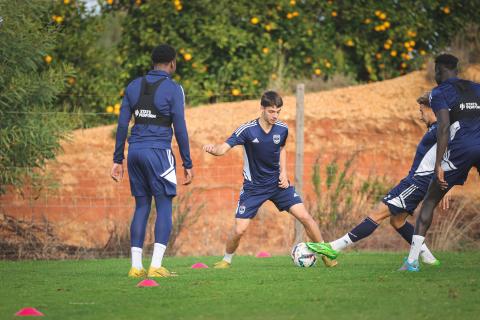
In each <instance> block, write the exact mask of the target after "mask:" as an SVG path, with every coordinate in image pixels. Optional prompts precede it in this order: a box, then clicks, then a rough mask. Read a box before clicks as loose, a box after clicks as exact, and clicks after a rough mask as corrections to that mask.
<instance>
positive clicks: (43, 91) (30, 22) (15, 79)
mask: <svg viewBox="0 0 480 320" xmlns="http://www.w3.org/2000/svg"><path fill="white" fill-rule="evenodd" d="M50 4H51V2H50V1H47V0H41V1H33V2H32V1H2V2H0V13H1V15H2V18H3V24H2V25H1V26H0V43H2V44H8V45H1V46H0V57H1V60H0V70H2V71H1V72H0V118H1V119H2V121H1V124H0V193H3V192H5V186H6V185H13V186H16V187H20V186H21V185H22V184H23V183H24V182H25V179H26V178H28V180H29V181H30V182H33V181H35V178H36V177H37V174H38V170H35V168H42V167H43V166H44V165H45V162H46V160H48V159H52V158H54V157H55V153H56V152H57V151H58V150H59V149H60V140H61V139H63V138H64V137H65V136H66V135H67V133H68V131H69V130H70V129H71V127H72V126H73V125H74V124H75V121H74V118H73V117H67V115H66V114H65V113H63V112H55V111H58V108H57V107H56V106H57V103H58V101H57V96H58V94H59V93H60V92H61V91H62V90H63V89H64V87H65V82H66V75H67V74H68V73H69V72H70V70H69V68H67V67H64V66H62V65H49V62H50V59H51V56H50V55H49V54H48V53H49V52H51V50H52V49H53V47H54V46H55V43H56V41H57V32H56V30H55V29H54V28H53V27H51V26H48V21H45V19H44V17H46V15H47V13H48V9H49V5H50ZM72 118H73V119H72ZM72 120H73V121H72Z"/></svg>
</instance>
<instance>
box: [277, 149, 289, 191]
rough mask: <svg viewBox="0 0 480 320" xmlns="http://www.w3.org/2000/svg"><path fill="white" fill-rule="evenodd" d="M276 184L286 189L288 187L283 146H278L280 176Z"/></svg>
mask: <svg viewBox="0 0 480 320" xmlns="http://www.w3.org/2000/svg"><path fill="white" fill-rule="evenodd" d="M278 180H279V181H278V186H279V187H280V188H283V189H286V188H288V187H289V185H290V184H289V182H288V174H287V150H286V149H285V147H284V146H283V147H281V148H280V176H279V179H278Z"/></svg>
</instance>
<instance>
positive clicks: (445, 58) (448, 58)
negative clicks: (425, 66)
mask: <svg viewBox="0 0 480 320" xmlns="http://www.w3.org/2000/svg"><path fill="white" fill-rule="evenodd" d="M435 64H436V65H442V66H444V67H445V68H447V69H448V70H456V69H457V64H458V58H457V57H455V56H454V55H451V54H448V53H444V54H441V55H439V56H437V57H436V58H435Z"/></svg>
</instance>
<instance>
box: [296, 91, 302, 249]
mask: <svg viewBox="0 0 480 320" xmlns="http://www.w3.org/2000/svg"><path fill="white" fill-rule="evenodd" d="M304 95H305V85H304V84H303V83H300V84H297V97H296V99H297V108H296V115H295V192H296V193H297V194H298V195H299V196H300V197H302V199H303V144H304V142H303V137H304V134H303V129H304V123H303V121H304V120H303V119H304V116H303V115H304V113H303V109H304V108H303V106H304ZM303 230H304V229H303V225H302V224H301V223H300V221H298V220H295V240H294V241H295V242H294V244H297V243H299V242H302V241H303Z"/></svg>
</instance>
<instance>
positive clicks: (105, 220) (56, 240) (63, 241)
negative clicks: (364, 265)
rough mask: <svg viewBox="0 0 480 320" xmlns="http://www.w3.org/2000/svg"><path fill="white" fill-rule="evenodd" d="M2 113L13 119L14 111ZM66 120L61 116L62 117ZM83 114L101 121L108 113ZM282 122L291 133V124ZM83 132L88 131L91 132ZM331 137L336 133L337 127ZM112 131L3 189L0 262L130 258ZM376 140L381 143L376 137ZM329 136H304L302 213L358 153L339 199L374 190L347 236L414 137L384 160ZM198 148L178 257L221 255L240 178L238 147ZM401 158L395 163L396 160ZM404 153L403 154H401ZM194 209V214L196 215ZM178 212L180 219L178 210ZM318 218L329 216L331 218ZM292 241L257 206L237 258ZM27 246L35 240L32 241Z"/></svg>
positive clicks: (402, 162) (124, 187)
mask: <svg viewBox="0 0 480 320" xmlns="http://www.w3.org/2000/svg"><path fill="white" fill-rule="evenodd" d="M7 112H8V113H16V111H7ZM65 113H66V114H68V112H65ZM45 114H46V115H48V114H50V113H48V112H47V113H45ZM89 114H90V115H92V116H100V115H105V114H110V113H96V112H93V113H89ZM72 116H73V115H72ZM230 117H231V119H230V120H231V122H235V121H234V120H236V115H235V113H234V112H233V111H232V112H231V115H230ZM290 125H291V127H295V126H292V123H290ZM88 130H96V131H94V133H90V131H88ZM336 132H337V134H341V130H337V131H336ZM112 133H113V132H112V129H111V128H106V129H105V128H93V129H86V130H79V131H77V132H76V134H77V136H78V137H79V139H81V140H82V141H83V142H81V143H80V144H78V145H77V144H71V143H70V142H68V143H66V144H64V149H65V152H64V153H63V154H60V155H59V156H58V157H57V160H56V161H51V162H49V163H48V164H47V166H46V167H45V168H44V169H43V170H41V177H40V179H39V180H37V181H35V182H34V183H33V181H32V183H28V182H27V184H26V185H25V186H24V187H22V188H21V189H18V190H15V189H14V188H10V189H8V192H7V193H6V194H5V195H2V196H0V214H1V217H0V218H1V219H0V222H1V223H0V225H1V226H2V229H1V232H2V234H3V235H4V237H3V240H2V241H3V242H2V243H3V244H4V245H2V247H0V253H1V254H2V255H3V257H12V256H14V255H15V254H17V257H20V255H19V254H18V250H19V248H23V249H22V250H23V252H24V256H22V257H29V256H28V255H25V254H26V253H25V252H28V251H30V252H31V251H35V250H33V249H31V248H37V249H38V246H40V247H41V248H43V249H42V250H43V252H48V253H51V256H48V257H63V256H69V255H71V253H72V252H74V253H75V254H79V255H82V254H83V255H88V254H90V255H91V254H93V253H95V254H99V255H100V256H112V255H113V256H115V255H117V256H118V255H120V256H121V255H128V246H129V244H128V239H129V231H128V230H129V224H130V220H131V217H132V213H133V210H134V200H133V198H132V197H131V195H130V190H129V182H128V173H127V172H126V176H125V178H124V180H123V181H122V182H121V183H114V182H113V181H112V179H111V178H110V169H111V165H112V160H111V159H112V151H113V145H114V143H115V142H114V140H113V134H112ZM83 135H85V136H88V137H83ZM380 135H382V137H383V133H380V134H379V136H380ZM226 136H228V132H227V133H226ZM226 136H225V137H226ZM82 137H83V138H82ZM191 138H192V136H191ZM193 138H194V136H193ZM289 139H290V138H289ZM329 139H331V137H324V138H323V140H322V142H315V144H314V145H308V143H310V144H311V143H312V140H311V139H310V140H309V141H308V139H307V145H308V148H307V149H306V151H305V154H304V163H303V167H304V195H305V196H304V202H305V203H306V205H307V207H308V208H309V209H311V210H313V209H314V208H315V204H316V203H317V202H318V201H319V200H321V201H332V200H331V199H329V198H328V192H329V190H328V187H327V186H326V184H327V182H326V179H327V177H328V175H329V170H331V169H332V165H333V164H336V165H337V167H338V168H337V170H339V171H337V174H340V173H341V170H342V167H343V166H344V164H345V161H346V160H347V159H349V158H350V157H351V156H352V154H353V153H358V156H357V158H356V159H355V161H354V163H353V165H352V167H351V169H350V171H349V172H348V177H350V178H351V179H352V187H351V188H350V189H348V190H342V194H341V197H340V198H341V199H343V200H342V201H347V200H348V199H351V198H355V197H357V198H358V197H359V195H360V196H361V192H362V191H361V190H362V188H364V186H365V183H367V184H369V185H373V184H377V187H378V188H377V189H372V192H371V193H370V194H369V197H370V198H369V199H368V203H367V204H365V203H364V202H362V204H361V205H360V204H359V205H357V206H356V207H355V206H354V207H351V208H350V209H349V211H348V212H345V213H344V215H345V216H344V217H343V219H344V220H348V221H347V222H345V221H344V222H343V224H342V225H341V226H342V228H344V229H345V230H343V231H344V232H347V231H348V227H349V226H350V225H352V224H355V223H356V222H358V220H359V219H360V218H361V217H363V216H365V215H367V214H368V212H369V210H370V209H371V206H372V205H374V204H375V203H378V199H380V198H381V197H382V196H383V195H384V194H385V193H384V192H385V190H388V188H389V187H391V186H393V185H394V184H395V183H397V182H398V181H399V179H401V178H402V177H403V176H404V175H406V173H407V172H408V169H409V166H410V165H411V161H412V159H411V156H412V155H413V151H414V149H413V148H414V147H415V145H416V142H415V141H414V138H413V137H412V138H410V139H411V140H412V141H408V144H407V143H405V142H407V141H404V144H403V146H402V147H403V148H404V149H405V150H400V151H399V152H397V153H396V154H390V149H387V148H385V145H386V143H384V142H383V143H382V141H366V142H365V141H364V142H363V145H357V146H355V148H356V149H352V148H351V147H350V148H342V147H341V144H342V143H343V142H344V141H343V140H341V141H334V142H333V143H332V142H331V141H328V140H329ZM313 141H315V140H313ZM216 142H219V141H216ZM198 143H199V141H195V143H194V144H192V149H191V152H192V158H193V160H194V172H195V178H194V182H193V184H192V185H191V186H187V187H184V186H182V185H181V182H182V180H183V177H182V170H181V167H180V166H178V167H177V179H178V181H179V186H178V194H179V196H178V197H177V198H176V200H175V206H176V208H181V207H182V206H183V207H185V206H186V207H187V208H189V209H188V210H187V211H189V212H193V213H195V215H196V216H195V217H194V216H190V217H189V219H190V220H192V221H194V223H192V224H191V225H189V227H188V228H186V229H183V230H182V231H181V232H180V233H179V234H178V239H177V241H176V246H177V248H176V250H175V252H176V253H177V254H179V255H220V254H222V253H223V250H224V242H225V240H226V238H227V234H228V232H229V231H230V229H231V227H232V225H233V221H234V213H235V209H236V207H237V201H238V197H239V192H240V189H241V185H242V181H243V176H242V170H243V163H242V162H243V160H242V154H241V152H240V150H238V149H234V150H232V151H231V152H230V153H229V154H227V155H226V156H224V157H219V158H216V157H212V156H210V155H206V154H204V153H203V152H202V151H201V150H200V146H198ZM329 143H330V144H329ZM288 144H289V145H293V142H292V141H290V142H289V143H288ZM317 144H318V145H317ZM327 144H329V145H328V147H327ZM173 149H174V150H175V153H176V158H177V159H180V157H179V155H178V152H177V151H176V150H177V147H176V146H175V145H173ZM358 150H361V151H358ZM293 154H294V152H293V149H290V151H289V156H288V165H287V168H288V172H289V178H290V181H292V182H293V181H294V177H293V173H294V172H295V163H294V160H295V157H294V156H293ZM399 154H401V155H402V156H400V157H399ZM407 154H408V156H404V155H407ZM316 165H318V166H319V167H320V175H321V179H322V188H321V190H322V192H323V193H322V196H325V197H327V198H322V199H318V194H316V193H315V188H314V183H313V181H312V177H313V170H314V167H315V166H316ZM329 166H330V167H329ZM4 168H5V169H6V170H17V169H27V170H30V171H31V172H35V171H38V169H37V168H32V167H20V166H7V167H4ZM125 168H126V166H125ZM336 178H338V176H336ZM478 182H479V178H478V174H473V173H472V174H471V175H470V178H469V182H468V183H467V186H466V189H469V188H470V190H471V189H473V188H474V187H472V186H475V184H477V185H478ZM185 194H191V196H189V197H182V195H185ZM337 196H338V195H337ZM467 197H470V195H467ZM337 198H338V197H337ZM337 201H338V200H337ZM362 201H363V200H362ZM187 202H188V203H187ZM199 208H200V209H199ZM197 209H199V210H198V212H197ZM184 211H185V210H184ZM177 214H186V213H185V212H183V213H179V212H177ZM319 214H320V215H324V216H330V212H321V213H319ZM152 217H154V214H152ZM316 218H317V219H318V218H321V217H316ZM12 219H13V220H12ZM152 219H153V218H152ZM150 225H152V223H150ZM149 230H150V231H149V232H148V233H147V240H146V244H150V243H152V241H153V238H152V237H153V231H152V230H151V227H150V229H149ZM343 231H342V232H343ZM324 233H325V234H327V235H328V236H329V237H330V238H327V240H331V238H332V237H338V236H341V235H342V234H332V233H329V232H328V230H324ZM293 236H294V221H293V219H292V218H291V217H290V216H288V215H286V214H284V213H280V214H279V213H278V210H277V209H276V208H275V207H274V205H273V204H272V203H266V204H265V205H264V206H262V207H261V209H260V210H259V213H258V215H257V218H256V219H255V220H254V221H253V223H252V226H251V227H250V228H249V231H248V233H247V235H246V237H245V239H244V240H243V241H242V245H241V247H240V249H239V253H240V254H254V253H256V252H258V251H260V250H267V251H270V252H272V253H273V254H285V253H287V252H288V251H289V249H290V247H291V245H292V241H293ZM32 239H36V240H35V241H36V242H35V241H34V240H32ZM32 241H33V242H32ZM32 243H33V244H32ZM35 243H37V244H36V245H35ZM5 244H8V245H5ZM114 244H115V245H114ZM28 245H30V247H28ZM22 246H23V247H22ZM147 247H148V246H147ZM29 248H30V249H29ZM58 248H66V249H65V250H64V251H62V252H67V253H68V254H67V253H65V254H61V253H59V252H60V251H61V250H60V249H58ZM363 248H370V249H378V250H382V249H397V250H398V249H399V248H405V244H403V243H402V242H401V241H400V242H399V240H398V237H397V236H396V235H395V233H394V232H393V231H392V230H390V229H389V228H383V230H382V231H381V232H377V233H376V235H375V236H374V237H372V238H371V239H369V240H368V241H367V242H365V244H363ZM107 249H108V250H107ZM92 250H93V251H92ZM40 251H41V250H40ZM147 251H148V250H147ZM92 252H93V253H92ZM39 257H40V258H42V257H45V256H39Z"/></svg>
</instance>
